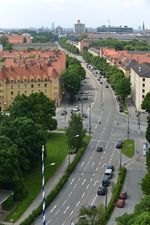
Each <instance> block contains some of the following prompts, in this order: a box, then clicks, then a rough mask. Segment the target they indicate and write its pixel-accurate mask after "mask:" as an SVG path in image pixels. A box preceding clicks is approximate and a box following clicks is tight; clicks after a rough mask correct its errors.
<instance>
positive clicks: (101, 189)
mask: <svg viewBox="0 0 150 225" xmlns="http://www.w3.org/2000/svg"><path fill="white" fill-rule="evenodd" d="M97 194H98V195H105V194H106V187H105V186H103V185H100V186H99V188H98V191H97Z"/></svg>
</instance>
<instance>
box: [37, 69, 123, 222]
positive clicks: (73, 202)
mask: <svg viewBox="0 0 150 225" xmlns="http://www.w3.org/2000/svg"><path fill="white" fill-rule="evenodd" d="M83 88H85V89H86V90H87V91H89V95H88V96H90V97H89V100H88V102H87V103H85V104H84V111H85V112H86V111H87V113H88V112H89V105H90V104H91V126H92V139H91V141H90V143H89V145H88V147H87V150H86V152H85V154H84V156H83V157H82V159H81V161H80V162H79V164H78V166H77V168H76V170H75V171H74V172H73V174H72V175H71V176H70V178H69V180H68V182H67V183H66V185H65V187H64V188H63V189H62V191H61V192H60V193H59V195H58V196H57V197H56V199H55V200H54V201H53V203H52V204H51V205H50V206H49V207H48V208H47V210H46V221H47V224H50V225H68V224H70V221H71V219H72V218H73V217H75V216H77V214H78V211H79V209H80V207H81V206H82V205H98V204H100V202H103V203H104V202H105V197H101V196H98V195H97V189H98V186H99V185H100V184H101V181H102V178H103V175H104V171H105V169H106V167H107V165H108V164H113V165H114V166H115V168H116V169H115V175H114V178H113V179H116V177H117V173H118V168H119V159H120V153H119V152H118V151H116V149H115V147H114V146H115V143H116V140H117V139H118V138H125V136H126V129H127V128H126V124H127V123H126V118H124V116H123V115H121V114H120V113H118V106H117V104H116V101H115V98H114V96H113V94H112V90H111V89H110V88H105V81H104V80H103V84H100V82H99V81H98V80H97V78H96V77H94V76H93V74H92V73H91V72H89V70H87V83H86V84H85V87H83ZM101 100H102V101H101ZM72 107H74V106H67V107H66V108H68V109H69V110H70V109H71V108H72ZM61 110H62V109H61V108H60V111H61ZM58 111H59V110H58ZM57 117H62V116H60V112H58V113H57ZM68 119H69V114H67V118H62V121H59V125H60V127H61V126H62V127H63V126H66V125H67V124H66V123H67V120H68ZM99 120H100V121H101V124H98V121H99ZM118 121H121V122H122V121H123V122H122V124H121V125H120V126H118V125H117V122H118ZM84 125H85V127H86V126H89V121H88V119H87V121H85V122H84ZM98 145H103V147H104V151H103V152H99V153H98V152H96V147H97V146H98ZM113 183H114V180H112V182H111V185H110V187H109V188H108V201H109V199H110V196H111V190H112V187H113ZM34 224H42V217H39V218H38V219H37V220H36V221H35V223H34Z"/></svg>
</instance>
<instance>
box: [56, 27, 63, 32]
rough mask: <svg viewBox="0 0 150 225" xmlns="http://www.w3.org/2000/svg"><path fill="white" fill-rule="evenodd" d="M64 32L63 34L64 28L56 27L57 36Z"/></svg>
mask: <svg viewBox="0 0 150 225" xmlns="http://www.w3.org/2000/svg"><path fill="white" fill-rule="evenodd" d="M62 32H63V28H62V27H60V26H58V27H56V33H57V34H61V33H62Z"/></svg>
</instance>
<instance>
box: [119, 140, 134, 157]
mask: <svg viewBox="0 0 150 225" xmlns="http://www.w3.org/2000/svg"><path fill="white" fill-rule="evenodd" d="M134 150H135V149H134V141H133V140H125V141H124V142H123V145H122V148H121V152H122V153H123V154H124V155H126V156H128V157H130V158H132V157H133V155H134Z"/></svg>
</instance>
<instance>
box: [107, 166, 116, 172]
mask: <svg viewBox="0 0 150 225" xmlns="http://www.w3.org/2000/svg"><path fill="white" fill-rule="evenodd" d="M107 169H111V170H112V171H114V169H115V168H114V166H113V165H108V166H107Z"/></svg>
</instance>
